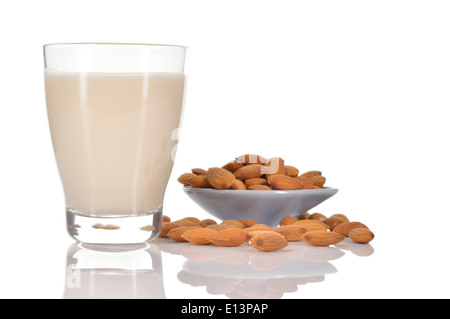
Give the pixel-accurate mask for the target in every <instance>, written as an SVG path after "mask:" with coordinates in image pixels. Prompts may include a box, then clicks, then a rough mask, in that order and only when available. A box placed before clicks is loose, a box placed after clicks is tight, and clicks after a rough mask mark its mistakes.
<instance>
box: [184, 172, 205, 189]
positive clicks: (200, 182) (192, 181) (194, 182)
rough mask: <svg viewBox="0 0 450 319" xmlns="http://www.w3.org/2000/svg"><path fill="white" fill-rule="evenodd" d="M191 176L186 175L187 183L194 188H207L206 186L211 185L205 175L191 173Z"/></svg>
mask: <svg viewBox="0 0 450 319" xmlns="http://www.w3.org/2000/svg"><path fill="white" fill-rule="evenodd" d="M192 175H193V176H191V177H188V178H187V179H186V180H187V183H188V184H189V185H190V186H192V187H196V188H207V187H211V185H210V184H209V182H208V179H207V178H206V175H195V174H192Z"/></svg>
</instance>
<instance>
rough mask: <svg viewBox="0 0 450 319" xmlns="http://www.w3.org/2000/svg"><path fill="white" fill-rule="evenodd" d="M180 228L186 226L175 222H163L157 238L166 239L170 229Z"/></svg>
mask: <svg viewBox="0 0 450 319" xmlns="http://www.w3.org/2000/svg"><path fill="white" fill-rule="evenodd" d="M181 226H186V225H183V224H181V223H176V222H163V223H162V225H161V232H160V234H159V237H163V238H165V237H167V234H168V233H169V231H170V230H171V229H172V228H176V227H181Z"/></svg>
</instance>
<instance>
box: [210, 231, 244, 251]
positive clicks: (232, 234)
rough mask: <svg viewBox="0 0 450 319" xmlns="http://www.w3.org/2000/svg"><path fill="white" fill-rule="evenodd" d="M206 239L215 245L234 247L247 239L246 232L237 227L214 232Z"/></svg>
mask: <svg viewBox="0 0 450 319" xmlns="http://www.w3.org/2000/svg"><path fill="white" fill-rule="evenodd" d="M206 239H207V240H208V241H209V242H210V243H211V244H213V245H216V246H225V247H235V246H240V245H242V244H243V243H245V242H246V241H247V233H246V232H244V231H243V230H242V229H239V228H230V229H224V230H221V231H218V232H214V233H212V234H211V235H209V236H208V237H207V238H206Z"/></svg>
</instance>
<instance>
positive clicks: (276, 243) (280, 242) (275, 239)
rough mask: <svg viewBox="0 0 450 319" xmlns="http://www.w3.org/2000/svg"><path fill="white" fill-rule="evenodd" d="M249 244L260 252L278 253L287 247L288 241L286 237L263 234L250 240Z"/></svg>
mask: <svg viewBox="0 0 450 319" xmlns="http://www.w3.org/2000/svg"><path fill="white" fill-rule="evenodd" d="M249 244H250V246H252V247H254V248H256V249H258V250H260V251H276V250H279V249H282V248H284V247H286V246H287V245H288V241H287V240H286V238H284V236H280V235H275V234H272V233H262V234H258V235H256V236H254V237H253V238H252V239H250V241H249Z"/></svg>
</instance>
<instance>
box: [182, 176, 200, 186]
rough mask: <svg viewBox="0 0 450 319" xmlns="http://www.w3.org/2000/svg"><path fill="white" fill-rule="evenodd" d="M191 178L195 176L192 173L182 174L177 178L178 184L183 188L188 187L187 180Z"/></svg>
mask: <svg viewBox="0 0 450 319" xmlns="http://www.w3.org/2000/svg"><path fill="white" fill-rule="evenodd" d="M192 176H196V175H195V174H193V173H184V174H181V175H180V177H178V182H180V183H181V184H183V185H184V186H188V185H189V183H188V178H189V177H192Z"/></svg>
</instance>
